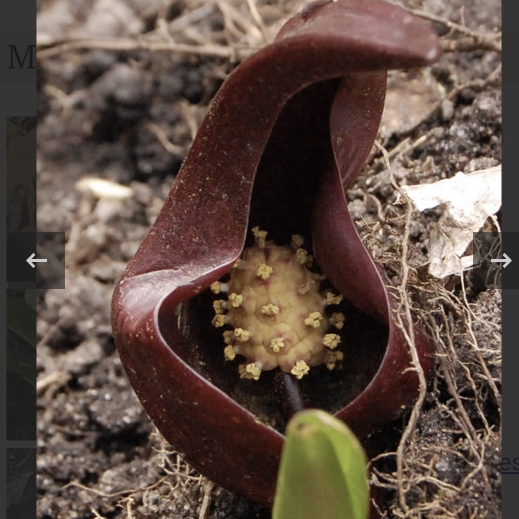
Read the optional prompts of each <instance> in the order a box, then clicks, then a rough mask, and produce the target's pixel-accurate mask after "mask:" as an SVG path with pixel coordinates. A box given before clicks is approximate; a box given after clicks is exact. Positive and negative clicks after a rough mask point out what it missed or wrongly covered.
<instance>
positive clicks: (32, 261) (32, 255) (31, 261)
mask: <svg viewBox="0 0 519 519" xmlns="http://www.w3.org/2000/svg"><path fill="white" fill-rule="evenodd" d="M34 256H36V254H34V252H33V253H32V254H31V255H30V256H29V257H28V258H27V259H26V260H25V261H27V263H28V264H29V265H30V266H31V267H32V268H34V267H35V266H36V265H35V263H47V260H46V259H36V258H35V257H34Z"/></svg>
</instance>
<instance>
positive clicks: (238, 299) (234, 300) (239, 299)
mask: <svg viewBox="0 0 519 519" xmlns="http://www.w3.org/2000/svg"><path fill="white" fill-rule="evenodd" d="M229 303H231V305H232V306H234V308H238V307H239V306H240V305H241V304H242V303H243V296H242V295H241V294H235V293H232V294H229Z"/></svg>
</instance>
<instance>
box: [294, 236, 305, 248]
mask: <svg viewBox="0 0 519 519" xmlns="http://www.w3.org/2000/svg"><path fill="white" fill-rule="evenodd" d="M304 242H305V239H304V238H303V237H302V236H301V235H300V234H293V235H292V247H294V249H300V248H301V247H302V246H303V243H304Z"/></svg>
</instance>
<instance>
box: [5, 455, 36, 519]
mask: <svg viewBox="0 0 519 519" xmlns="http://www.w3.org/2000/svg"><path fill="white" fill-rule="evenodd" d="M6 497H7V518H8V519H10V518H11V517H13V518H14V517H23V518H24V519H25V518H27V519H29V518H31V517H36V449H35V448H17V449H7V488H6Z"/></svg>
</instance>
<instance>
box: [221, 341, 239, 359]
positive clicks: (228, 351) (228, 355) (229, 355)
mask: <svg viewBox="0 0 519 519" xmlns="http://www.w3.org/2000/svg"><path fill="white" fill-rule="evenodd" d="M223 356H224V358H225V360H234V359H235V358H236V352H235V351H234V347H233V346H231V345H230V344H229V346H226V347H225V349H224V350H223Z"/></svg>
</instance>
